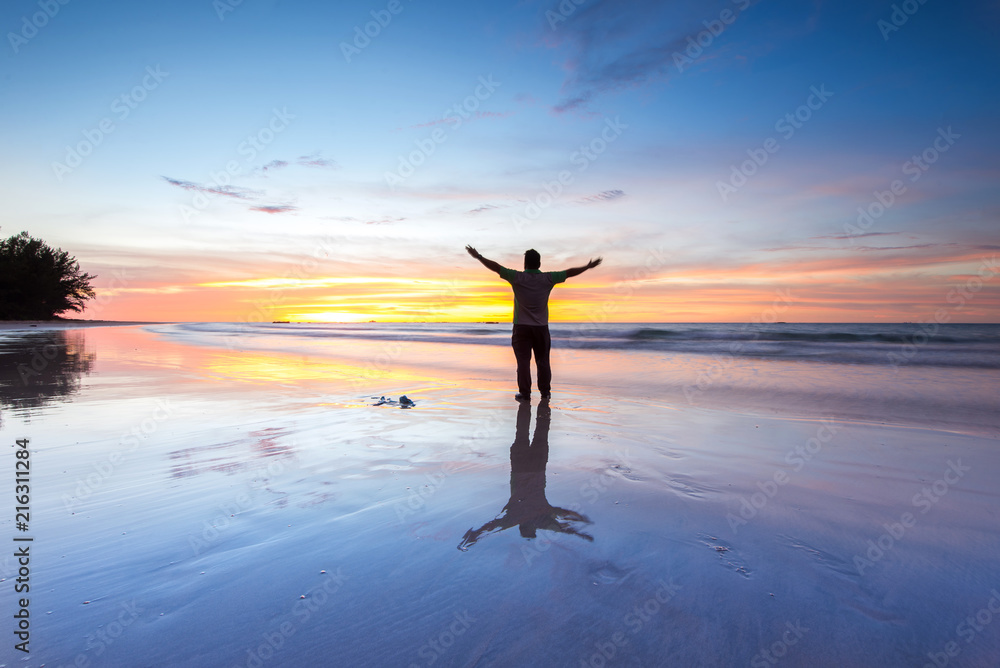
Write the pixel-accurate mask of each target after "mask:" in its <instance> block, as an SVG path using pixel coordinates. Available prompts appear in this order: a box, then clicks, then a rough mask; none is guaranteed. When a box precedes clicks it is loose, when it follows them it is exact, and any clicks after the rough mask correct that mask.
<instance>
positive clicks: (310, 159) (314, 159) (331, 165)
mask: <svg viewBox="0 0 1000 668" xmlns="http://www.w3.org/2000/svg"><path fill="white" fill-rule="evenodd" d="M296 164H299V165H302V166H303V167H317V168H320V169H337V168H338V167H340V165H338V164H337V162H336V161H335V160H330V159H329V158H324V157H322V156H320V154H319V152H318V151H317V152H316V153H313V154H311V155H302V156H299V158H298V160H296Z"/></svg>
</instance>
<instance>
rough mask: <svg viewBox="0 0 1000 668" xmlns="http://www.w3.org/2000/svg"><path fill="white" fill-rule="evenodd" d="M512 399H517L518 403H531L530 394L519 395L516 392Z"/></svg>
mask: <svg viewBox="0 0 1000 668" xmlns="http://www.w3.org/2000/svg"><path fill="white" fill-rule="evenodd" d="M514 398H515V399H517V400H518V401H531V395H530V394H521V393H520V392H518V393H517V394H515V395H514Z"/></svg>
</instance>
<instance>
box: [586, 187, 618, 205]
mask: <svg viewBox="0 0 1000 668" xmlns="http://www.w3.org/2000/svg"><path fill="white" fill-rule="evenodd" d="M622 197H625V191H624V190H605V191H603V192H599V193H597V194H596V195H591V196H590V197H584V198H583V199H578V200H576V201H577V202H578V203H579V204H600V203H602V202H611V201H614V200H616V199H620V198H622Z"/></svg>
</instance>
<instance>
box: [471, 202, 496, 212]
mask: <svg viewBox="0 0 1000 668" xmlns="http://www.w3.org/2000/svg"><path fill="white" fill-rule="evenodd" d="M500 208H502V207H499V206H497V205H496V204H483V205H482V206H477V207H476V208H475V209H472V210H471V211H469V213H482V212H483V211H489V210H490V209H500Z"/></svg>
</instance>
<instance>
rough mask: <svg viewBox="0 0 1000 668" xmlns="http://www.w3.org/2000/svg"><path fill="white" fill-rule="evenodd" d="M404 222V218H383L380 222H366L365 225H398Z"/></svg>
mask: <svg viewBox="0 0 1000 668" xmlns="http://www.w3.org/2000/svg"><path fill="white" fill-rule="evenodd" d="M404 220H406V218H383V219H381V220H366V221H365V225H389V224H391V223H400V222H402V221H404Z"/></svg>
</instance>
